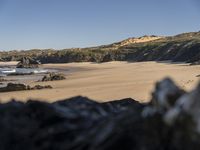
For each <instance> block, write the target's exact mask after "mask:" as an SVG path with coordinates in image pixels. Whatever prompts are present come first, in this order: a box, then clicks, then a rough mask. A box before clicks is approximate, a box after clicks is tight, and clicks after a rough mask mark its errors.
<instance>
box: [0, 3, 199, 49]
mask: <svg viewBox="0 0 200 150" xmlns="http://www.w3.org/2000/svg"><path fill="white" fill-rule="evenodd" d="M191 31H200V2H199V0H0V50H27V49H35V48H41V49H45V48H54V49H63V48H74V47H90V46H98V45H104V44H110V43H113V42H117V41H120V40H123V39H126V38H129V37H139V36H143V35H162V36H168V35H175V34H179V33H183V32H191Z"/></svg>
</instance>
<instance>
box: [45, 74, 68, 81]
mask: <svg viewBox="0 0 200 150" xmlns="http://www.w3.org/2000/svg"><path fill="white" fill-rule="evenodd" d="M65 79H66V77H65V75H64V74H61V73H49V74H47V75H45V76H44V77H43V78H42V81H43V82H44V81H55V80H65Z"/></svg>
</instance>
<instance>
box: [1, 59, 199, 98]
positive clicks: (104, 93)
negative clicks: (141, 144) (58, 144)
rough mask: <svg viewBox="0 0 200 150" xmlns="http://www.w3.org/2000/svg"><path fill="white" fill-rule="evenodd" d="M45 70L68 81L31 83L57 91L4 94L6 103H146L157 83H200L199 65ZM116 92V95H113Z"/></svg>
mask: <svg viewBox="0 0 200 150" xmlns="http://www.w3.org/2000/svg"><path fill="white" fill-rule="evenodd" d="M41 68H55V69H58V70H59V71H60V72H64V73H65V74H66V78H67V79H66V80H62V81H51V82H37V83H35V82H34V81H33V82H30V85H31V86H32V85H35V84H41V85H45V84H48V85H51V86H52V87H53V89H47V90H46V89H45V90H39V91H20V92H9V93H0V99H1V101H2V102H7V101H9V100H10V99H12V98H15V99H20V100H23V101H26V100H27V99H29V98H32V99H38V100H42V101H48V102H54V101H57V100H63V99H66V98H70V97H74V96H79V95H80V96H86V97H89V98H91V99H95V100H97V101H99V102H105V101H111V100H113V99H123V98H129V97H130V98H133V99H135V100H138V101H140V102H146V101H147V100H149V97H151V91H152V89H153V88H154V84H155V83H156V82H157V81H159V80H162V79H163V78H165V77H171V78H172V79H174V80H175V82H176V83H177V84H178V85H179V86H180V87H182V88H184V89H186V90H191V89H192V88H194V87H195V86H196V84H197V83H198V80H199V78H198V77H196V76H197V75H199V73H200V72H199V66H190V65H188V64H169V63H158V62H153V61H151V62H134V63H129V62H117V61H116V62H107V63H100V64H97V63H88V62H84V63H67V64H44V65H42V67H41ZM113 93H114V94H113Z"/></svg>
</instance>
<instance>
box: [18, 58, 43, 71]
mask: <svg viewBox="0 0 200 150" xmlns="http://www.w3.org/2000/svg"><path fill="white" fill-rule="evenodd" d="M39 65H40V62H39V61H37V60H34V59H33V58H30V57H23V58H22V59H21V60H20V62H19V63H18V64H17V68H38V67H39Z"/></svg>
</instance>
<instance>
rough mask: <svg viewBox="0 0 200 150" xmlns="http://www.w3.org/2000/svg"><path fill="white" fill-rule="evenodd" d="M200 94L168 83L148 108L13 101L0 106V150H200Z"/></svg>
mask: <svg viewBox="0 0 200 150" xmlns="http://www.w3.org/2000/svg"><path fill="white" fill-rule="evenodd" d="M199 95H200V86H198V87H197V89H195V90H194V91H192V92H190V93H186V92H185V91H183V90H181V89H179V88H178V87H177V86H176V85H175V84H174V83H173V81H171V80H170V79H166V80H163V81H162V82H159V83H157V85H156V89H155V91H154V92H153V96H152V102H151V103H148V104H140V103H138V102H136V101H134V100H133V99H130V98H128V99H123V100H118V101H112V102H106V103H98V102H95V101H92V100H90V99H88V98H85V97H74V98H70V99H66V100H63V101H58V102H55V103H45V102H39V101H33V100H29V101H28V102H26V103H22V102H16V101H11V102H9V103H6V104H0V133H1V134H0V149H2V150H8V149H12V150H27V149H28V150H36V149H37V150H191V149H192V150H199V147H200V141H199V139H200V131H199V128H198V125H199V120H200V118H199V116H200V115H199V112H200V111H199V110H200V109H199V108H200V101H199ZM165 101H166V102H165ZM174 112H175V113H174Z"/></svg>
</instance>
